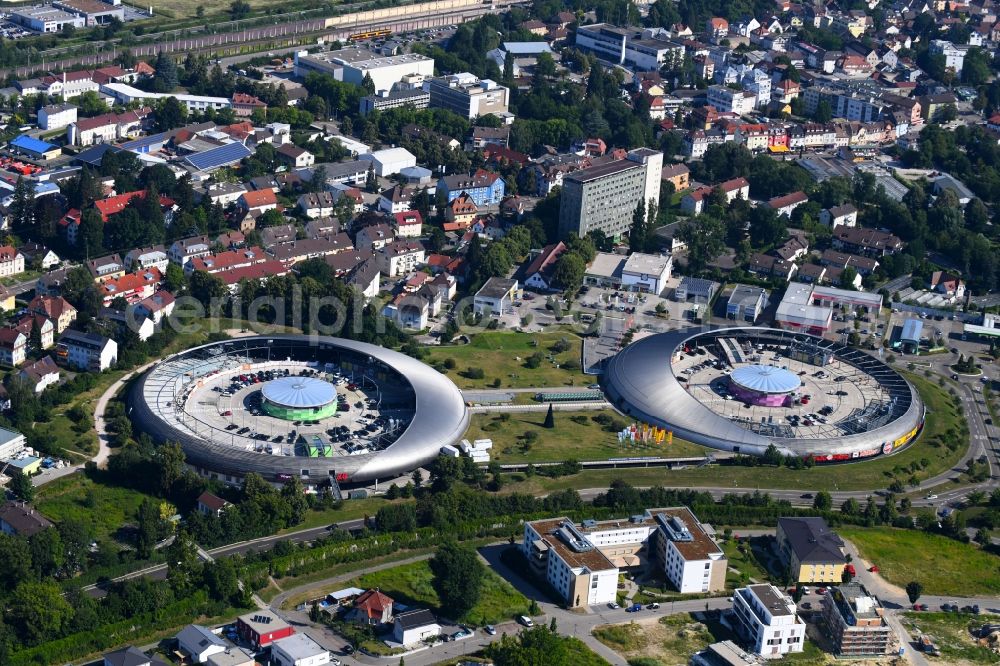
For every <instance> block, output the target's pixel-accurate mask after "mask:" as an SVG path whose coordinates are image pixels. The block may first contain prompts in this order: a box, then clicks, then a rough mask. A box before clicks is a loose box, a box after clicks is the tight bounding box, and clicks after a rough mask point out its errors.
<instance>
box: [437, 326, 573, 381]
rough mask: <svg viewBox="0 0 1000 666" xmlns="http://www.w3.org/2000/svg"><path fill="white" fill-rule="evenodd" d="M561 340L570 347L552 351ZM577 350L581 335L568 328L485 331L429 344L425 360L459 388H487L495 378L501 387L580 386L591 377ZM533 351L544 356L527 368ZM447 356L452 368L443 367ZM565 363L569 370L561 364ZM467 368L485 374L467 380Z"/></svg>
mask: <svg viewBox="0 0 1000 666" xmlns="http://www.w3.org/2000/svg"><path fill="white" fill-rule="evenodd" d="M563 339H565V340H566V342H567V343H568V344H569V349H568V350H566V351H563V352H559V353H554V352H553V351H552V346H553V345H555V344H557V343H559V342H560V340H563ZM580 349H581V344H580V338H579V337H578V336H577V335H576V334H574V333H572V332H570V331H563V332H558V333H533V334H529V333H519V332H516V331H484V332H483V333H479V334H477V335H474V336H473V337H472V340H471V342H469V344H465V345H446V346H441V347H431V348H429V349H428V353H427V356H426V357H425V359H424V360H425V361H426V362H428V363H430V364H432V365H434V366H435V367H437V368H439V369H441V370H444V371H446V372H447V374H448V376H449V377H450V378H451V379H452V381H454V382H455V383H456V384H457V385H458V386H459V388H480V389H481V388H490V387H492V385H493V382H494V380H496V379H499V380H500V385H501V387H502V388H530V387H535V386H537V387H545V386H582V385H586V384H589V383H591V382H592V381H593V379H592V378H590V377H587V376H585V375H584V374H582V373H581V372H580ZM535 353H541V354H543V355H544V356H545V358H544V360H542V362H541V364H540V365H539V366H538V367H537V368H529V367H527V366H526V365H525V364H526V362H527V359H528V357H530V356H532V355H533V354H535ZM550 356H551V358H550ZM447 359H452V360H454V362H455V368H454V369H451V370H447V369H445V368H444V367H443V364H444V363H445V362H446V360H447ZM567 362H569V363H570V364H571V368H572V369H569V370H567V369H566V368H564V367H561V366H562V365H564V364H565V363H567ZM557 366H559V367H557ZM468 368H481V369H482V370H484V371H485V373H486V376H485V377H484V378H483V379H470V378H469V377H466V376H465V373H466V370H467V369H468Z"/></svg>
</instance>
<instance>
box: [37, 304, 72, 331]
mask: <svg viewBox="0 0 1000 666" xmlns="http://www.w3.org/2000/svg"><path fill="white" fill-rule="evenodd" d="M28 309H29V310H31V311H32V312H34V313H36V314H40V315H43V316H45V317H48V318H49V319H51V320H52V321H53V322H55V332H56V333H62V332H63V331H65V330H66V329H67V328H69V326H70V324H72V323H73V322H74V321H76V308H74V307H73V306H72V305H71V304H70V302H69V301H67V300H66V299H65V298H63V297H62V296H35V297H34V298H33V299H31V302H30V303H28Z"/></svg>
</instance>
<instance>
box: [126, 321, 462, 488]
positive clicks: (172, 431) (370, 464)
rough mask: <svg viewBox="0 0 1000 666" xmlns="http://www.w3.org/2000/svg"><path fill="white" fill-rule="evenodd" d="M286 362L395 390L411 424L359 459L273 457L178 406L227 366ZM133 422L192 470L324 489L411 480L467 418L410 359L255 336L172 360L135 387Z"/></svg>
mask: <svg viewBox="0 0 1000 666" xmlns="http://www.w3.org/2000/svg"><path fill="white" fill-rule="evenodd" d="M232 358H246V359H253V360H255V361H261V362H262V361H277V360H288V361H295V362H303V361H304V362H309V363H316V364H324V363H334V364H344V365H349V366H350V367H351V368H352V369H353V370H354V371H355V372H357V373H361V375H364V376H372V377H375V378H377V380H378V381H379V382H380V383H382V384H383V385H385V386H387V387H390V388H397V389H400V390H401V391H402V390H404V389H405V392H406V393H407V395H410V394H411V393H412V398H411V399H410V402H412V405H410V406H411V407H412V418H411V419H410V421H409V423H408V425H407V426H406V427H405V429H404V430H403V431H402V432H401V433H400V434H399V436H398V437H397V438H396V439H395V441H393V442H392V443H391V444H390V445H388V446H387V447H386V448H384V449H383V450H381V451H377V452H373V453H365V454H361V455H339V456H333V457H328V458H307V457H303V456H296V455H284V456H279V455H268V454H265V453H258V452H255V451H250V450H244V449H241V448H238V447H234V446H231V445H228V444H227V443H225V440H226V438H227V437H229V436H230V435H229V434H227V433H220V432H219V431H217V430H211V429H209V428H207V427H205V426H203V425H202V424H199V423H198V422H197V421H193V420H192V419H190V418H186V417H185V416H184V415H183V414H181V412H182V411H183V409H182V406H181V405H180V402H179V401H178V399H177V396H178V394H179V393H182V392H183V390H184V387H185V386H188V385H190V383H191V382H192V378H197V377H198V376H201V375H206V376H208V375H211V374H213V373H218V372H228V371H229V370H228V368H227V367H226V366H225V360H226V359H232ZM129 404H130V407H131V414H130V416H131V419H132V421H133V422H134V423H135V425H136V426H137V427H138V429H139V430H141V431H144V432H148V433H149V434H150V435H151V436H153V437H154V438H155V439H157V440H159V441H166V440H171V441H176V442H178V443H180V444H181V446H182V447H183V448H184V452H185V454H186V456H187V459H188V463H189V464H191V465H193V466H195V467H197V468H199V469H200V470H202V471H205V472H210V473H213V474H216V475H221V476H224V477H237V478H238V477H242V476H243V475H245V474H246V473H247V472H256V473H259V474H261V475H263V476H264V477H265V478H267V479H269V480H272V481H279V480H282V479H287V478H291V477H298V478H301V479H303V482H304V483H309V484H319V483H322V482H323V481H325V480H326V479H328V478H337V479H338V480H340V481H341V482H354V481H357V482H364V481H371V480H375V479H384V478H388V477H392V476H397V475H400V474H406V473H408V472H410V471H411V470H413V469H416V468H417V467H420V466H421V465H423V464H426V463H428V462H429V461H431V460H433V459H434V458H435V457H436V456H437V455H438V453H439V451H440V448H441V447H442V446H445V445H449V444H454V443H456V442H458V441H459V440H460V439H461V437H462V435H463V434H464V433H465V431H466V430H467V429H468V425H469V414H468V410H467V409H466V406H465V402H464V400H463V398H462V394H461V392H460V391H459V390H458V388H457V387H456V386H455V384H454V383H453V382H452V381H451V380H449V379H448V378H447V377H445V376H444V375H442V374H440V373H439V372H437V371H436V370H434V369H432V368H431V367H429V366H427V365H425V364H424V363H421V362H420V361H418V360H416V359H413V358H411V357H409V356H406V355H405V354H401V353H399V352H395V351H392V350H389V349H385V348H382V347H378V346H376V345H372V344H368V343H364V342H357V341H354V340H346V339H341V338H329V337H311V336H296V335H273V336H253V337H248V338H238V339H234V340H226V341H224V342H216V343H211V344H208V345H203V346H201V347H195V348H192V349H189V350H187V351H184V352H181V353H179V354H176V355H174V356H171V357H168V358H166V359H164V360H163V361H161V362H160V363H158V364H157V365H156V366H154V367H153V368H152V369H150V370H149V371H148V372H146V373H145V374H144V375H143V376H142V378H141V379H140V380H139V381H137V382H135V384H134V385H133V387H132V389H131V391H130V393H129Z"/></svg>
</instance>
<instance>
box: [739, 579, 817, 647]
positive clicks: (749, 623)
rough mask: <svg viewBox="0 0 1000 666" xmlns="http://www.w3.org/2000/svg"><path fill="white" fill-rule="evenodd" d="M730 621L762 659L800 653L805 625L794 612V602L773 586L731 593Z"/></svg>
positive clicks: (742, 589) (768, 585)
mask: <svg viewBox="0 0 1000 666" xmlns="http://www.w3.org/2000/svg"><path fill="white" fill-rule="evenodd" d="M729 617H730V618H731V619H732V623H733V625H734V628H735V629H736V631H737V633H739V634H741V635H742V636H743V638H744V639H746V640H747V641H748V642H749V644H750V646H751V647H750V649H751V651H752V652H755V653H756V654H759V655H760V656H762V657H765V658H777V657H782V656H784V655H786V654H788V653H790V652H802V648H803V645H804V641H805V636H806V625H805V623H804V622H803V621H802V620H801V619H799V616H798V615H796V608H795V602H794V601H792V599H791V598H790V597H786V596H785V595H783V594H782V593H781V590H779V589H778V588H776V587H775V586H774V585H770V584H762V585H749V586H747V587H744V588H740V589H738V590H736V592H735V593H734V594H733V608H732V612H731V615H730V616H729Z"/></svg>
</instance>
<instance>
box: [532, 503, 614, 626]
mask: <svg viewBox="0 0 1000 666" xmlns="http://www.w3.org/2000/svg"><path fill="white" fill-rule="evenodd" d="M521 550H522V552H523V553H524V555H525V557H527V558H528V560H529V561H530V562H531V563H532V565H533V567H534V568H535V570H536V573H538V574H539V576H544V578H545V580H546V581H548V583H549V584H550V585H551V586H552V587H553V588H554V589H555V590H556V591H557V592H558V593H559V594H560V595H561V596H562V599H563V601H564V602H565V603H566V604H567V605H568V606H570V607H573V608H575V607H578V606H595V605H598V604H606V603H609V602H611V601H614V600H615V598H616V597H617V595H618V567H617V566H615V565H614V564H613V563H612V562H611V560H609V559H608V557H607V556H606V555H605V554H604V553H603V552H601V550H600V549H598V548H597V547H596V546H595V545H594V544H593V543H592V542H591V541H590V540H589V539H588V537H587V536H586V535H584V534H583V533H582V532H580V530H579V529H577V527H576V526H575V525H574V524H573V522H572V521H571V520H569V519H568V518H555V519H551V520H537V521H534V522H531V523H525V525H524V541H523V543H522V544H521Z"/></svg>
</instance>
